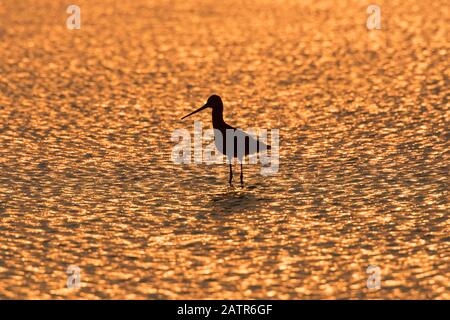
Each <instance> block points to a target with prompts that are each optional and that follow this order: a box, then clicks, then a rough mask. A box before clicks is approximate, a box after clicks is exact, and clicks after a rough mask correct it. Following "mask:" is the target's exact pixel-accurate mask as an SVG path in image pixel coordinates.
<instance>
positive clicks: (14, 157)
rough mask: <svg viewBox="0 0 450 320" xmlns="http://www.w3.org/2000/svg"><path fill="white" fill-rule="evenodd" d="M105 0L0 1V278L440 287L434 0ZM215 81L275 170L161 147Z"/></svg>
mask: <svg viewBox="0 0 450 320" xmlns="http://www.w3.org/2000/svg"><path fill="white" fill-rule="evenodd" d="M336 2H337V1H336ZM102 3H103V5H99V4H93V3H92V1H77V4H78V5H79V6H80V7H81V19H82V23H81V29H80V30H72V31H70V30H67V28H66V26H65V20H66V18H67V17H68V14H66V5H67V4H66V2H64V1H55V0H52V1H50V0H41V1H39V5H37V2H36V1H31V0H23V1H13V0H7V1H2V2H1V3H0V40H1V41H0V57H1V63H0V75H1V76H0V146H1V148H0V170H1V171H0V298H44V299H53V298H79V297H81V298H139V299H142V298H168V299H173V298H226V299H228V298H234V299H240V298H282V299H290V298H296V299H309V298H403V299H404V298H413V299H415V298H443V299H449V298H450V291H449V289H448V288H449V286H450V280H449V274H450V266H449V262H450V261H449V260H450V258H449V257H450V247H449V241H450V238H449V231H450V225H449V220H448V212H449V204H448V166H449V157H448V150H449V142H448V138H449V135H448V121H449V108H448V105H449V104H448V95H449V63H448V61H449V50H450V47H449V45H448V43H449V36H448V35H449V34H450V33H449V28H448V26H449V23H448V21H449V18H450V16H449V11H448V4H446V2H445V1H432V2H424V1H417V2H415V1H378V4H379V5H380V6H381V10H382V29H381V30H372V31H369V30H367V28H366V19H367V14H366V8H367V6H368V5H369V4H371V2H369V1H356V0H355V1H339V2H338V4H336V3H335V2H334V1H316V0H315V1H301V2H300V1H289V0H285V1H284V0H275V1H274V0H270V1H269V0H252V1H241V0H240V1H237V0H236V1H234V0H227V1H220V2H217V1H212V0H202V1H201V0H190V1H186V0H185V1H178V0H176V1H157V2H156V1H154V2H150V1H143V0H133V1H131V0H121V1H102ZM212 93H217V94H219V95H221V96H222V98H223V100H224V103H225V119H226V120H227V121H228V122H229V123H230V124H233V125H236V126H239V127H242V128H244V129H245V128H249V127H259V128H267V129H270V128H279V129H280V140H281V142H280V168H279V172H278V174H277V175H275V176H272V177H264V176H261V175H260V174H259V166H258V165H247V166H245V167H244V170H245V180H246V187H245V188H244V189H241V188H239V187H236V188H235V189H233V188H230V187H228V186H227V180H228V167H227V166H226V165H213V166H208V165H204V164H201V165H195V164H191V165H176V164H174V163H173V162H172V161H171V157H170V155H171V150H172V148H173V146H174V145H175V143H174V142H172V141H171V139H170V137H171V134H172V131H173V130H174V129H176V128H186V129H189V130H190V131H191V132H192V130H193V120H201V121H202V122H203V124H204V127H205V128H207V127H208V126H210V114H209V113H208V112H206V111H205V112H203V113H202V114H198V115H196V116H195V117H194V118H193V119H192V120H189V119H187V120H185V121H180V120H179V119H180V117H181V116H183V115H185V114H187V113H188V112H190V111H192V110H194V108H197V107H199V106H201V105H202V104H203V103H204V102H205V100H206V98H207V97H208V96H209V95H210V94H212ZM188 120H189V121H188ZM235 169H236V171H235V174H236V176H235V179H238V172H239V170H238V167H237V166H236V168H235ZM69 265H76V266H79V268H80V270H81V274H80V276H81V289H79V290H76V289H69V288H66V280H67V274H66V270H67V268H68V266H69ZM369 265H375V266H378V267H379V268H380V270H381V289H379V290H375V289H368V288H367V287H366V284H367V278H368V274H366V269H367V267H368V266H369Z"/></svg>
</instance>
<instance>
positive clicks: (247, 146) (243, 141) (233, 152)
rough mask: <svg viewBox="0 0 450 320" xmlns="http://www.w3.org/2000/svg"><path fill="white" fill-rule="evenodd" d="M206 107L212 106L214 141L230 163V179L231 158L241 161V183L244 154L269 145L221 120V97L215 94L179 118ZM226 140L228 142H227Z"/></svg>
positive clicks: (231, 176) (268, 147)
mask: <svg viewBox="0 0 450 320" xmlns="http://www.w3.org/2000/svg"><path fill="white" fill-rule="evenodd" d="M206 108H212V124H213V128H214V129H215V130H214V143H215V146H216V148H217V150H218V151H219V152H221V153H222V154H224V155H226V156H227V158H228V160H229V164H230V180H229V183H230V184H231V181H232V179H233V171H232V166H231V162H232V158H237V159H239V162H240V163H241V184H243V172H242V162H243V158H244V157H245V156H248V155H251V154H254V153H258V152H261V151H264V150H269V149H270V146H269V145H267V144H265V143H263V142H262V141H260V140H259V139H257V138H256V137H254V136H253V135H250V134H247V133H246V132H244V131H242V130H240V129H236V128H234V127H232V126H230V125H229V124H227V123H226V122H225V121H224V120H223V103H222V99H221V98H220V97H219V96H217V95H212V96H211V97H209V98H208V101H207V103H206V104H205V105H204V106H203V107H201V108H199V109H198V110H196V111H194V112H192V113H190V114H188V115H187V116H185V117H183V118H181V119H184V118H186V117H189V116H190V115H193V114H194V113H197V112H199V111H202V110H204V109H206ZM227 142H228V143H227Z"/></svg>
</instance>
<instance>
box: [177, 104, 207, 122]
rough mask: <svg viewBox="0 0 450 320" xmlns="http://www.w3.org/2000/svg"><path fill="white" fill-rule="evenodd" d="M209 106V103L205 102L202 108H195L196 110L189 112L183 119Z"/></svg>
mask: <svg viewBox="0 0 450 320" xmlns="http://www.w3.org/2000/svg"><path fill="white" fill-rule="evenodd" d="M208 107H209V106H208V105H207V104H205V105H204V106H203V107H201V108H199V109H197V110H195V111H194V112H191V113H189V114H188V115H187V116H184V117H183V118H181V120H183V119H184V118H187V117H189V116H192V115H193V114H194V113H197V112H200V111H202V110H204V109H206V108H208Z"/></svg>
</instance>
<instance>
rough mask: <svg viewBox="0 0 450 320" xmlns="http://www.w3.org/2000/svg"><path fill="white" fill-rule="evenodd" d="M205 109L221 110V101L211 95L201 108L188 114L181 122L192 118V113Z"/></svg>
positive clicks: (216, 96)
mask: <svg viewBox="0 0 450 320" xmlns="http://www.w3.org/2000/svg"><path fill="white" fill-rule="evenodd" d="M206 108H212V109H216V108H218V109H221V110H223V103H222V99H221V98H220V97H219V96H218V95H215V94H213V95H212V96H210V97H209V98H208V100H207V101H206V103H205V104H204V105H203V107H200V108H198V109H197V110H195V111H194V112H191V113H189V114H188V115H187V116H184V117H183V118H181V120H183V119H184V118H187V117H189V116H192V115H193V114H194V113H197V112H200V111H202V110H205V109H206Z"/></svg>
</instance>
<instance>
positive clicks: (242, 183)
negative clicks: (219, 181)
mask: <svg viewBox="0 0 450 320" xmlns="http://www.w3.org/2000/svg"><path fill="white" fill-rule="evenodd" d="M241 187H242V188H243V187H244V172H243V171H242V162H241Z"/></svg>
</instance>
